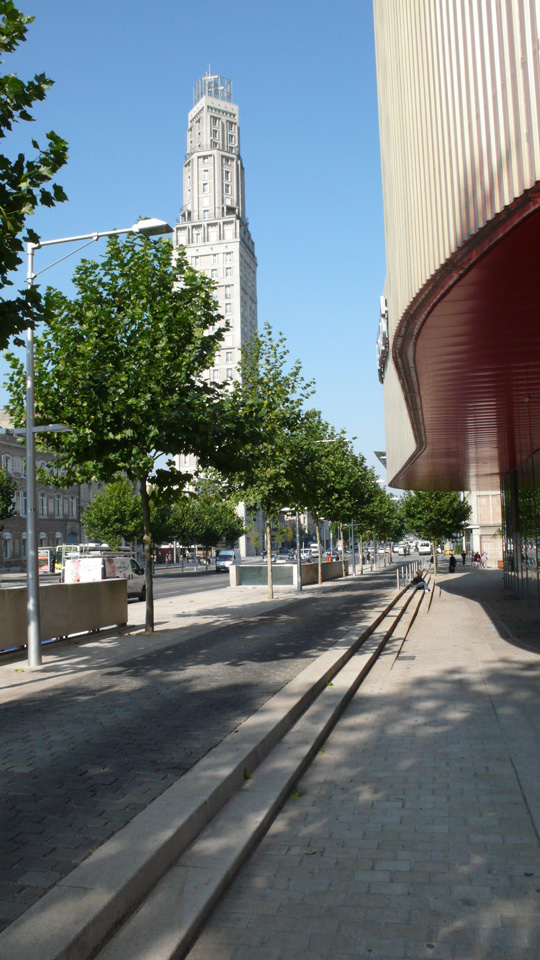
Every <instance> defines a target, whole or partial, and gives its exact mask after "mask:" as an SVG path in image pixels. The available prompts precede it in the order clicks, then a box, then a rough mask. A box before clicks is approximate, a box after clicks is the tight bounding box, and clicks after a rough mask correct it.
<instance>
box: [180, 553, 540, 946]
mask: <svg viewBox="0 0 540 960" xmlns="http://www.w3.org/2000/svg"><path fill="white" fill-rule="evenodd" d="M539 654H540V614H539V611H538V610H537V609H535V608H533V607H529V606H528V605H526V604H524V603H523V602H521V601H517V600H515V599H514V598H512V597H509V596H508V595H505V594H504V593H503V591H502V574H501V572H500V571H485V570H474V569H471V568H470V567H467V568H466V569H465V570H464V571H463V570H462V569H461V568H458V571H457V573H455V574H453V575H449V574H448V573H445V574H443V575H441V576H440V577H439V579H438V584H437V585H436V586H435V588H434V592H433V600H432V605H431V609H430V611H429V613H426V612H425V611H421V613H420V614H419V616H418V617H417V619H416V621H415V623H414V625H413V628H412V631H411V633H410V634H409V637H408V638H407V640H406V641H405V644H404V645H403V648H402V649H401V650H399V649H398V648H397V647H396V648H394V647H393V646H392V644H390V645H389V646H388V647H387V650H386V652H385V654H384V655H383V657H382V658H381V659H380V660H379V661H378V663H377V665H376V666H375V667H374V669H373V670H372V672H371V674H370V675H369V676H368V678H367V680H366V681H365V682H364V683H363V685H362V686H361V688H360V691H359V692H358V694H357V695H356V697H355V699H354V700H353V702H352V704H351V706H350V707H349V708H348V710H347V711H346V713H345V714H344V716H343V718H342V720H341V721H340V722H339V724H338V726H337V727H336V728H335V730H334V732H333V733H332V734H331V736H330V737H329V739H328V740H327V742H326V744H325V747H324V751H321V753H320V754H319V755H318V756H317V758H316V759H315V761H314V762H313V764H312V766H311V767H310V769H309V770H308V772H307V774H306V775H305V776H304V777H303V779H302V780H301V782H300V783H299V785H298V789H297V790H295V791H294V793H293V797H294V799H293V798H291V799H289V800H288V802H287V803H286V805H285V807H284V809H283V810H282V812H281V813H280V814H279V815H278V817H277V819H276V820H275V822H274V824H273V826H272V827H271V829H270V831H269V833H268V835H267V836H266V838H265V839H264V840H263V842H262V844H261V845H260V847H259V848H258V850H257V851H256V852H255V853H254V855H253V856H252V857H251V859H250V860H249V861H247V863H246V864H245V865H244V867H243V868H242V870H241V872H240V874H239V876H238V877H237V879H236V880H235V881H234V882H233V884H232V886H231V888H230V890H229V892H228V893H227V894H226V895H225V897H224V898H223V900H222V901H221V903H220V904H219V905H218V907H217V908H216V909H215V911H214V913H213V915H212V916H211V918H210V920H209V922H208V924H207V926H206V928H205V930H204V932H203V933H202V935H201V936H200V938H199V940H198V941H197V943H196V944H195V945H194V947H193V948H192V950H191V952H190V953H189V954H188V957H189V960H248V958H249V960H253V958H254V957H256V958H257V960H285V958H290V957H292V956H294V958H295V960H303V958H306V960H307V958H309V960H323V958H325V960H334V958H353V957H369V958H371V960H390V958H391V957H392V958H394V957H400V958H404V960H405V958H407V960H418V958H424V957H430V958H434V960H437V958H442V960H446V958H453V960H476V958H479V960H480V958H482V960H494V958H497V960H538V957H539V956H540V910H539V907H540V849H539V834H540V740H539V737H540V698H539V696H538V690H539V689H540V656H539Z"/></svg>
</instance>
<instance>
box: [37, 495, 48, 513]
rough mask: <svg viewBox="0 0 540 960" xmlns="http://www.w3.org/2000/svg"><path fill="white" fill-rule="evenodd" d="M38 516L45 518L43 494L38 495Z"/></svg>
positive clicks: (45, 501) (44, 496) (45, 506)
mask: <svg viewBox="0 0 540 960" xmlns="http://www.w3.org/2000/svg"><path fill="white" fill-rule="evenodd" d="M39 515H40V517H46V516H47V497H46V495H45V494H44V493H40V495H39Z"/></svg>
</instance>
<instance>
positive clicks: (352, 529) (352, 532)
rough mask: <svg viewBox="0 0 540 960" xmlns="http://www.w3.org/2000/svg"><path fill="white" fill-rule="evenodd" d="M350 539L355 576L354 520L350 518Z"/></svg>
mask: <svg viewBox="0 0 540 960" xmlns="http://www.w3.org/2000/svg"><path fill="white" fill-rule="evenodd" d="M351 540H352V572H353V576H356V558H355V550H354V520H351Z"/></svg>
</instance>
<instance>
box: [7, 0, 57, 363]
mask: <svg viewBox="0 0 540 960" xmlns="http://www.w3.org/2000/svg"><path fill="white" fill-rule="evenodd" d="M33 19H34V18H33V17H27V16H24V15H23V14H22V13H21V12H20V11H19V10H17V9H16V8H15V6H14V5H13V3H12V2H11V0H0V63H3V62H4V54H6V53H13V51H14V50H15V49H16V48H17V47H18V46H19V44H20V43H23V42H24V41H25V39H26V33H27V25H28V24H30V23H32V21H33ZM51 86H52V80H50V79H49V78H48V77H46V76H45V74H43V73H41V74H38V75H36V76H34V78H33V79H32V80H29V81H27V82H25V81H23V80H20V79H19V78H18V77H17V76H16V75H15V74H12V73H11V74H6V75H4V76H0V138H3V137H5V136H6V134H7V133H9V132H10V131H11V130H12V129H13V125H14V124H15V123H18V122H19V121H21V120H22V121H32V120H33V117H32V115H31V114H30V112H29V111H30V110H31V109H32V107H33V106H34V104H35V103H36V102H38V101H40V100H44V99H45V96H46V94H47V91H48V90H49V89H50V87H51ZM46 137H47V147H46V148H45V149H40V147H39V144H38V143H36V141H35V140H32V148H33V149H34V150H35V151H36V154H35V156H34V157H33V158H32V159H27V158H26V157H25V156H24V154H22V153H19V154H18V156H17V157H16V159H14V160H11V159H10V158H8V157H7V156H5V155H0V287H2V288H5V287H7V286H12V285H13V283H12V281H11V280H10V279H9V274H10V273H11V272H12V271H13V270H15V269H16V268H17V267H18V266H19V265H20V264H21V263H22V256H21V254H22V253H23V251H24V246H23V239H24V240H30V241H32V242H34V243H35V242H37V241H38V240H39V237H38V236H37V234H36V233H35V232H34V231H33V230H27V234H26V237H24V238H23V237H22V236H21V234H22V231H23V230H24V227H25V223H26V220H27V218H28V217H29V216H30V215H31V214H32V213H33V212H34V210H35V209H36V207H38V206H39V205H40V204H41V205H43V206H46V207H52V206H54V205H55V204H56V203H61V202H63V201H64V200H67V197H66V195H65V193H64V191H63V190H62V187H60V186H59V185H58V184H57V183H51V180H52V178H53V177H54V175H55V174H56V172H57V171H58V170H59V169H60V167H62V166H63V165H64V164H65V163H66V161H67V143H66V142H65V141H64V140H62V139H61V138H60V137H59V136H57V134H56V133H54V132H52V131H51V132H50V133H48V134H47V135H46ZM45 316H46V311H45V310H44V305H43V301H42V298H41V295H40V292H39V290H38V288H37V287H36V286H33V287H31V288H30V289H28V290H24V291H20V292H19V293H18V294H17V296H15V297H11V298H10V299H5V298H4V297H2V298H0V348H5V347H6V346H7V344H8V342H9V340H10V338H11V337H12V336H14V335H17V334H19V333H20V332H21V331H22V330H24V329H25V327H27V326H28V325H29V323H35V322H37V321H38V320H41V319H44V317H45Z"/></svg>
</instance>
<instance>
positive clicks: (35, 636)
mask: <svg viewBox="0 0 540 960" xmlns="http://www.w3.org/2000/svg"><path fill="white" fill-rule="evenodd" d="M172 229H173V228H172V227H171V226H169V224H168V223H166V222H165V221H164V220H155V219H148V220H139V221H138V223H134V224H133V226H131V227H125V228H124V229H122V230H103V231H99V232H97V231H95V232H94V233H84V234H81V235H80V236H76V237H60V238H59V239H58V240H40V241H39V242H38V243H27V244H26V254H27V273H26V281H27V286H28V287H32V286H33V284H34V280H35V279H36V277H37V276H39V274H41V273H45V271H46V270H50V268H51V267H54V266H55V265H56V264H57V263H60V260H56V261H55V262H54V263H51V264H49V266H48V267H45V268H44V269H43V270H40V271H39V273H34V252H35V251H36V250H40V249H41V248H42V247H52V246H56V244H58V243H77V242H80V241H81V240H84V241H86V243H83V246H86V245H87V243H92V242H93V241H94V240H99V239H100V238H101V237H114V236H116V235H117V234H120V233H140V234H142V235H143V236H145V237H152V236H156V235H158V234H162V233H172ZM78 249H82V248H80V247H79V248H78ZM73 253H77V250H72V251H71V253H69V254H68V256H72V254H73ZM60 259H61V260H65V259H66V258H65V257H61V258H60ZM68 429H69V428H68V427H63V426H62V425H60V424H51V425H50V426H48V427H37V428H36V427H34V331H33V328H32V327H31V326H29V327H28V329H27V331H26V571H27V584H26V591H27V593H26V615H27V645H28V666H29V667H39V666H40V665H41V637H40V617H39V573H38V554H37V518H36V445H35V434H36V432H39V433H44V432H46V431H47V430H48V431H50V432H55V433H58V432H63V431H65V430H68Z"/></svg>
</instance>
